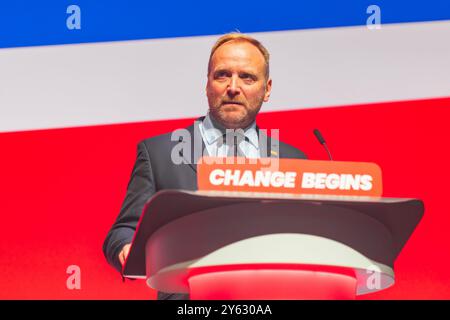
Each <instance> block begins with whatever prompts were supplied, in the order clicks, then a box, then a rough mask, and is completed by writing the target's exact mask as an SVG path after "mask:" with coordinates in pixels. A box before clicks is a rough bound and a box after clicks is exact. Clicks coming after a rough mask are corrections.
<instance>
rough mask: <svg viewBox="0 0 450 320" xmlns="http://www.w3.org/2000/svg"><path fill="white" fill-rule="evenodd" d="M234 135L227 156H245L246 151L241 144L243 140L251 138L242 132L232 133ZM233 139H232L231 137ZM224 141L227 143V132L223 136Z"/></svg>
mask: <svg viewBox="0 0 450 320" xmlns="http://www.w3.org/2000/svg"><path fill="white" fill-rule="evenodd" d="M231 134H232V135H233V137H232V138H233V139H232V141H230V142H231V144H228V152H227V157H245V153H244V151H242V149H241V148H240V146H239V144H240V143H241V141H242V140H245V141H247V142H248V141H249V139H248V138H247V137H246V136H243V135H241V134H236V133H234V134H233V133H231ZM230 140H231V139H230ZM222 143H223V144H227V139H226V134H224V135H223V136H222Z"/></svg>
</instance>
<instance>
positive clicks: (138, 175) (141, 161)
mask: <svg viewBox="0 0 450 320" xmlns="http://www.w3.org/2000/svg"><path fill="white" fill-rule="evenodd" d="M154 193H155V183H154V178H153V173H152V168H151V163H150V157H149V153H148V150H147V147H146V145H145V143H144V142H141V143H139V145H138V148H137V157H136V162H135V164H134V168H133V171H132V174H131V178H130V181H129V183H128V188H127V193H126V196H125V200H124V202H123V204H122V208H121V210H120V213H119V215H118V217H117V219H116V221H115V222H114V224H113V226H112V227H111V229H110V230H109V232H108V235H107V236H106V239H105V241H104V243H103V253H104V255H105V257H106V259H107V260H108V263H109V264H111V265H112V266H113V267H114V268H115V269H117V270H118V271H119V272H122V265H121V263H120V260H119V253H120V251H121V250H122V248H123V246H124V245H126V244H127V243H131V241H132V240H133V235H134V232H135V231H136V226H137V223H138V222H139V218H140V216H141V214H142V210H143V208H144V205H145V203H146V202H147V200H148V199H150V197H151V196H152V195H153V194H154Z"/></svg>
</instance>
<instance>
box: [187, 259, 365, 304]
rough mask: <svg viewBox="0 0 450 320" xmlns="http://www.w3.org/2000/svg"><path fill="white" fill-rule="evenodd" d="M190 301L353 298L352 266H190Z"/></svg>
mask: <svg viewBox="0 0 450 320" xmlns="http://www.w3.org/2000/svg"><path fill="white" fill-rule="evenodd" d="M188 283H189V289H190V298H191V300H265V299H267V300H268V299H270V300H276V299H283V300H325V299H339V300H350V299H355V295H356V285H357V280H356V275H355V272H354V271H353V270H352V269H348V268H340V267H327V266H303V265H283V264H278V265H276V264H273V265H236V266H227V267H224V266H221V267H207V268H197V269H192V270H190V272H189V275H188Z"/></svg>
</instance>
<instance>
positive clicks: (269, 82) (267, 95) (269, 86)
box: [264, 78, 272, 102]
mask: <svg viewBox="0 0 450 320" xmlns="http://www.w3.org/2000/svg"><path fill="white" fill-rule="evenodd" d="M271 91H272V79H271V78H269V80H267V83H266V92H265V94H264V102H267V101H269V98H270V92H271Z"/></svg>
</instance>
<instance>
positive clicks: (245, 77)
mask: <svg viewBox="0 0 450 320" xmlns="http://www.w3.org/2000/svg"><path fill="white" fill-rule="evenodd" d="M239 77H240V78H241V79H243V80H244V81H245V82H247V83H252V82H255V81H256V80H257V77H256V76H255V75H253V74H251V73H247V72H245V73H241V74H240V76H239Z"/></svg>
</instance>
